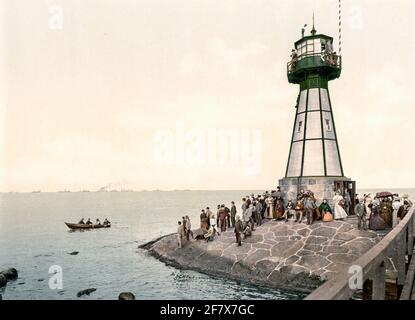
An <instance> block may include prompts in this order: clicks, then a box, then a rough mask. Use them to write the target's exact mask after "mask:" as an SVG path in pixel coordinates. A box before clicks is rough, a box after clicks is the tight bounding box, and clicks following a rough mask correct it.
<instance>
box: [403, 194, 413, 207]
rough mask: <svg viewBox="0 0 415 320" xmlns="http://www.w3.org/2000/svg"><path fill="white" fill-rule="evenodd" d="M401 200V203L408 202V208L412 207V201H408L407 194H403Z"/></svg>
mask: <svg viewBox="0 0 415 320" xmlns="http://www.w3.org/2000/svg"><path fill="white" fill-rule="evenodd" d="M402 200H403V201H407V202H408V204H409V206H410V207H412V205H413V203H412V201H411V200H409V196H408V194H407V193H405V194H404V195H403V196H402Z"/></svg>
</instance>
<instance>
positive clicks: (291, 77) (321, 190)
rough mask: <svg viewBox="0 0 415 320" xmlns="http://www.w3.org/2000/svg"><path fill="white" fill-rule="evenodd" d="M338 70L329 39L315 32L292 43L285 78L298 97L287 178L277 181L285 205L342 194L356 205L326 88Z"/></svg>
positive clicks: (336, 58)
mask: <svg viewBox="0 0 415 320" xmlns="http://www.w3.org/2000/svg"><path fill="white" fill-rule="evenodd" d="M341 69H342V58H341V56H340V55H338V54H336V52H335V51H334V46H333V38H332V37H329V36H327V35H324V34H317V31H316V30H315V29H314V26H313V29H312V30H311V35H309V36H304V33H303V35H302V37H301V39H299V40H298V41H296V42H295V44H294V49H293V50H292V52H291V61H289V62H288V63H287V77H288V82H289V83H293V84H299V86H300V92H299V95H298V98H297V104H296V115H295V122H294V127H293V132H292V138H291V146H290V151H289V157H288V163H287V167H286V172H285V177H284V178H283V179H281V180H280V181H279V184H280V187H281V191H283V192H284V193H285V194H286V196H287V198H288V199H295V196H296V195H297V193H299V192H300V190H301V189H304V190H310V191H312V192H313V193H314V194H315V196H316V198H317V199H319V200H322V199H327V200H328V201H329V202H331V200H332V199H333V196H334V193H335V192H340V193H342V194H343V195H344V194H345V193H346V191H347V192H348V193H349V195H350V197H351V198H352V201H353V200H354V195H355V182H354V181H351V180H350V179H349V178H346V177H345V176H344V172H343V165H342V162H341V157H340V150H339V145H338V141H337V134H336V127H335V124H334V116H333V110H332V105H331V98H330V93H329V88H328V83H329V81H331V80H335V79H337V78H339V77H340V74H341Z"/></svg>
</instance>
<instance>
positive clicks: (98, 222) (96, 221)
mask: <svg viewBox="0 0 415 320" xmlns="http://www.w3.org/2000/svg"><path fill="white" fill-rule="evenodd" d="M84 220H85V219H84V218H82V219H81V220H80V221H79V222H78V224H95V225H98V226H101V225H104V226H107V225H110V224H111V222H109V221H108V219H107V218H105V220H104V222H103V223H102V224H101V221H100V220H99V219H96V220H95V223H92V221H91V218H88V220H87V221H86V222H85V221H84Z"/></svg>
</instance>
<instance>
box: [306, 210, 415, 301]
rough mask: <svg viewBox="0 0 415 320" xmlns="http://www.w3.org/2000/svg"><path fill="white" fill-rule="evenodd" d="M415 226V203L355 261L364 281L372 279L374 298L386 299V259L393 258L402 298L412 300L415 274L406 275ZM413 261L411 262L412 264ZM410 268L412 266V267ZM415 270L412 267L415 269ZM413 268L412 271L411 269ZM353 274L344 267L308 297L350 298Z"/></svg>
mask: <svg viewBox="0 0 415 320" xmlns="http://www.w3.org/2000/svg"><path fill="white" fill-rule="evenodd" d="M414 229H415V205H413V206H412V207H411V208H410V210H409V212H408V213H407V214H406V216H405V217H404V219H403V220H402V221H401V222H400V223H399V224H398V225H397V226H396V227H395V228H394V229H393V230H392V231H391V232H389V233H388V234H387V235H386V236H385V237H384V238H383V239H382V240H381V241H380V242H379V243H378V244H376V245H375V246H374V247H372V248H371V249H370V250H369V251H368V252H366V253H365V254H364V255H363V256H361V257H360V258H359V259H357V260H356V261H354V262H353V263H352V265H353V266H358V267H360V268H361V274H360V277H361V280H362V282H361V283H365V281H366V280H372V299H373V300H383V299H384V298H385V271H386V270H385V259H389V258H390V257H391V258H392V260H393V263H394V265H395V267H396V269H397V284H398V286H403V291H402V293H401V296H400V298H401V299H402V300H404V299H405V300H406V299H408V300H409V299H410V295H411V291H412V296H414V291H415V288H414V289H412V286H413V282H414V274H408V277H407V276H406V270H405V269H406V268H405V263H406V261H405V259H406V257H405V256H406V255H408V260H409V261H410V260H411V257H412V255H413V254H415V253H414V251H415V250H414ZM413 264H414V261H411V265H413ZM409 269H411V268H409ZM412 269H413V268H412ZM409 271H411V270H409ZM412 271H413V270H412ZM350 279H351V273H349V270H348V268H345V269H344V270H342V271H341V272H340V273H338V274H336V275H335V276H334V277H333V278H332V279H330V280H328V281H327V282H326V283H324V284H323V285H321V286H320V287H319V288H317V289H316V290H315V291H313V292H312V293H311V294H310V295H308V296H307V297H306V300H347V299H350V298H351V297H352V295H353V293H354V292H355V291H356V289H352V288H351V287H353V286H351V285H350V284H349V282H350Z"/></svg>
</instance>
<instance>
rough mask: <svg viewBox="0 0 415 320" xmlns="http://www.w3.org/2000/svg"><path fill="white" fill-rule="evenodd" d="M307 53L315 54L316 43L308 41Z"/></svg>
mask: <svg viewBox="0 0 415 320" xmlns="http://www.w3.org/2000/svg"><path fill="white" fill-rule="evenodd" d="M307 53H314V41H313V40H309V41H307Z"/></svg>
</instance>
